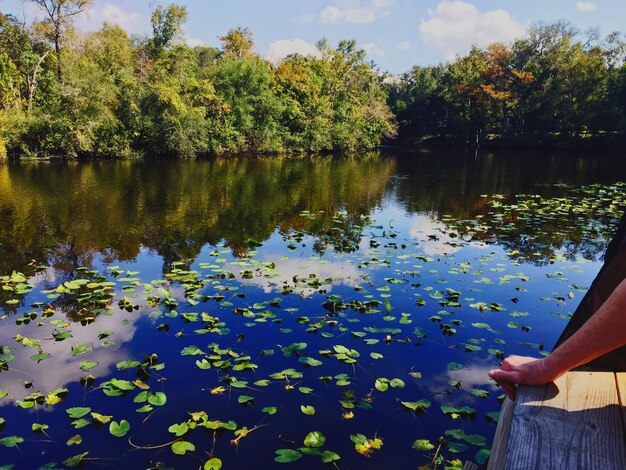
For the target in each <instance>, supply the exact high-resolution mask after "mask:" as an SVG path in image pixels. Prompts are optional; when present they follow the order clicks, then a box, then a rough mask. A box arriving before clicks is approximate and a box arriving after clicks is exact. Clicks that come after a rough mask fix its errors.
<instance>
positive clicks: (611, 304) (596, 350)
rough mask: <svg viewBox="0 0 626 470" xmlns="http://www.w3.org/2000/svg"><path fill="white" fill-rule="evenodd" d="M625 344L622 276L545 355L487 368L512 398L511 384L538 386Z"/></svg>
mask: <svg viewBox="0 0 626 470" xmlns="http://www.w3.org/2000/svg"><path fill="white" fill-rule="evenodd" d="M625 344H626V279H624V280H623V281H622V282H621V283H620V284H619V285H618V286H617V287H616V288H615V290H614V291H613V292H612V293H611V295H609V297H608V298H607V299H606V301H605V302H604V303H603V304H602V306H601V307H600V308H599V309H598V311H597V312H596V313H594V314H593V315H592V316H591V317H590V318H589V320H587V322H586V323H585V324H584V325H583V326H582V327H581V328H580V329H579V330H578V331H577V332H576V333H574V334H573V335H572V336H571V337H569V338H568V339H567V340H566V341H565V342H563V344H561V345H560V346H559V347H558V348H556V349H555V350H554V351H553V352H552V353H551V354H550V355H549V356H547V357H545V358H543V359H536V358H530V357H522V356H509V357H507V358H506V359H505V360H504V361H503V363H502V366H501V367H500V369H495V370H491V371H489V377H491V378H492V379H494V380H495V381H496V382H498V383H499V384H500V385H501V386H502V388H503V389H504V391H505V393H506V394H507V396H508V397H509V398H511V399H512V400H514V399H515V393H516V390H517V389H516V387H515V384H525V385H542V384H545V383H549V382H552V381H554V380H555V379H556V378H557V377H560V376H561V375H563V374H564V373H565V372H567V371H568V370H570V369H573V368H574V367H577V366H580V365H582V364H585V363H587V362H589V361H591V360H593V359H595V358H597V357H599V356H601V355H603V354H605V353H607V352H609V351H612V350H614V349H617V348H619V347H620V346H623V345H625Z"/></svg>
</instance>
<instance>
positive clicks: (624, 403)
mask: <svg viewBox="0 0 626 470" xmlns="http://www.w3.org/2000/svg"><path fill="white" fill-rule="evenodd" d="M615 381H616V382H617V393H618V395H619V404H620V407H621V408H622V423H623V425H624V432H626V373H624V372H618V373H617V374H615Z"/></svg>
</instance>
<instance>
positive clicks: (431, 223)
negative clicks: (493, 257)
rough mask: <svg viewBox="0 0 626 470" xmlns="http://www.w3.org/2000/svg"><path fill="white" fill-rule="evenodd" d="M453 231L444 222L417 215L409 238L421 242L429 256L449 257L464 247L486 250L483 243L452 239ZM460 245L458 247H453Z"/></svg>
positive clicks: (457, 238)
mask: <svg viewBox="0 0 626 470" xmlns="http://www.w3.org/2000/svg"><path fill="white" fill-rule="evenodd" d="M449 233H451V230H450V229H449V228H448V227H447V226H446V225H445V224H444V223H442V222H438V221H435V220H433V219H431V218H429V217H428V216H426V215H416V216H414V218H413V223H412V224H411V227H410V229H409V232H408V234H409V237H411V238H413V239H417V240H419V241H420V242H422V243H421V247H422V249H423V251H424V253H425V254H427V255H433V256H436V255H449V254H452V253H455V252H457V251H459V250H460V249H461V248H463V247H464V246H468V245H469V246H472V247H474V248H486V247H487V245H485V244H484V243H482V242H476V241H472V242H467V241H463V240H461V239H460V238H459V237H451V236H450V235H449ZM450 243H452V244H458V246H452V245H450Z"/></svg>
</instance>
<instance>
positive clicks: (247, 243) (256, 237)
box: [0, 151, 626, 469]
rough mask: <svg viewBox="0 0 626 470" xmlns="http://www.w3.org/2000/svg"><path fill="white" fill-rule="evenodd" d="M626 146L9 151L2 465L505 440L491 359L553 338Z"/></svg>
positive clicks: (348, 462) (380, 451)
mask: <svg viewBox="0 0 626 470" xmlns="http://www.w3.org/2000/svg"><path fill="white" fill-rule="evenodd" d="M625 170H626V160H625V159H624V158H618V157H610V156H601V155H558V154H539V153H538V154H527V153H526V154H516V153H505V152H503V153H497V154H473V153H472V154H467V153H463V152H457V153H455V152H446V153H444V152H435V151H432V152H416V153H410V152H407V153H394V152H391V151H389V152H384V153H382V154H381V153H372V154H367V155H363V156H361V157H360V158H348V157H345V158H338V157H315V158H307V159H303V160H280V159H246V158H240V159H214V160H198V161H163V160H157V161H123V162H90V163H23V164H19V165H18V164H16V165H6V166H0V275H3V274H4V275H6V276H5V277H0V286H2V290H1V291H0V307H1V308H2V310H3V311H2V315H3V316H2V319H1V320H0V397H1V398H0V465H11V464H13V465H15V468H39V467H40V466H44V465H47V464H48V466H47V467H45V468H63V465H62V463H63V462H64V461H66V464H76V463H79V462H80V463H82V464H83V465H85V466H86V467H87V468H92V467H93V468H102V467H111V468H170V467H175V468H199V467H200V468H201V467H202V466H203V465H204V464H205V462H207V461H209V460H210V459H211V458H216V459H220V460H221V461H222V462H223V465H224V468H274V467H280V466H281V465H283V464H281V463H278V462H276V461H275V460H274V459H275V458H277V457H278V459H279V460H281V459H284V460H295V462H294V463H289V464H285V465H288V466H291V467H293V468H323V467H324V466H325V465H326V466H329V465H336V466H337V467H338V468H345V469H364V468H400V469H404V468H416V467H418V466H420V465H425V464H428V463H431V462H432V461H433V458H434V456H435V453H437V455H438V456H439V458H438V459H437V460H436V461H435V463H437V464H439V465H440V467H441V468H443V466H444V464H445V465H448V466H450V465H453V464H454V463H450V462H454V460H455V459H460V460H463V461H464V460H478V461H482V460H484V459H485V458H486V457H487V455H488V454H487V451H486V449H488V448H489V446H490V445H491V440H492V438H493V434H494V432H495V428H496V420H497V412H498V411H499V409H500V401H499V397H501V395H502V394H501V391H500V389H499V388H497V387H496V386H495V385H494V384H493V383H491V382H490V381H489V380H488V378H487V370H489V369H491V368H494V367H497V365H498V361H499V358H501V357H502V355H508V354H529V355H539V354H545V353H546V352H548V351H549V349H550V347H552V345H553V344H554V342H555V340H556V339H557V338H558V336H559V334H560V332H561V331H562V329H563V328H564V326H565V324H566V323H567V321H568V318H569V315H571V313H572V312H573V311H574V310H575V308H576V306H577V304H578V302H579V301H580V300H581V298H582V296H583V295H584V292H585V290H586V288H587V287H588V286H589V285H590V284H591V281H592V280H593V278H594V276H595V274H596V273H597V271H598V270H599V268H600V266H601V256H602V253H603V250H604V249H605V247H606V244H607V242H608V241H609V239H610V237H611V233H612V230H614V229H615V227H616V224H617V222H618V220H619V217H621V214H622V213H623V212H624V210H625V209H626V196H625V194H624V193H625V192H626V191H625V190H626V185H625V184H624V183H623V181H625V180H626V171H625ZM14 271H15V272H20V273H23V274H24V277H23V278H22V277H21V276H20V275H18V274H13V275H12V274H11V273H12V272H14ZM112 423H113V424H112ZM33 425H34V426H33ZM242 430H243V431H242ZM118 436H119V437H118ZM351 436H352V438H351ZM440 437H443V438H445V440H446V442H447V444H446V445H444V446H442V448H441V449H440V450H439V452H436V451H437V447H438V446H439V438H440ZM416 440H421V441H418V442H417V443H415V442H416ZM277 451H279V452H278V453H277ZM181 454H184V455H181ZM364 454H365V455H364ZM281 456H282V457H281ZM72 457H74V459H72ZM67 459H70V460H69V461H67ZM337 459H339V460H337ZM213 462H216V461H213ZM324 462H327V463H324ZM2 468H13V467H10V466H9V467H2ZM206 468H209V467H208V466H207V467H206ZM215 468H217V467H215Z"/></svg>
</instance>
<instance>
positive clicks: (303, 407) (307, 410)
mask: <svg viewBox="0 0 626 470" xmlns="http://www.w3.org/2000/svg"><path fill="white" fill-rule="evenodd" d="M300 411H302V412H303V413H304V414H305V415H309V416H313V415H314V414H315V408H314V407H312V406H310V405H300Z"/></svg>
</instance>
